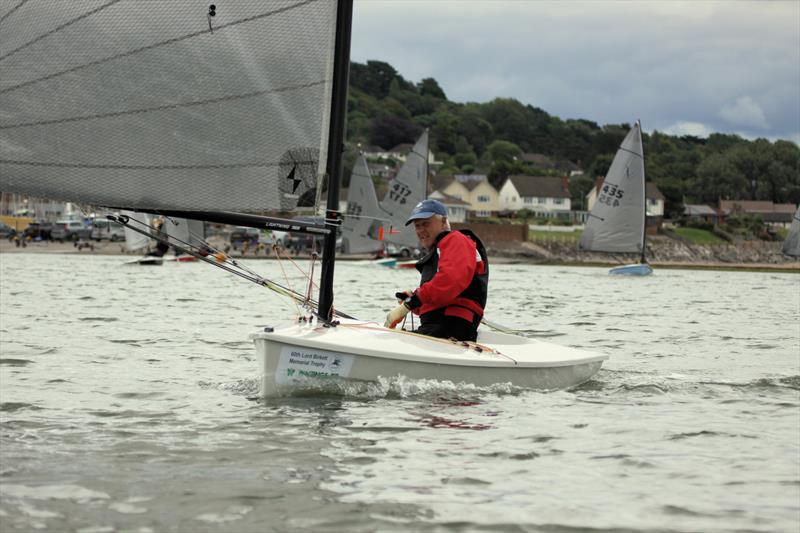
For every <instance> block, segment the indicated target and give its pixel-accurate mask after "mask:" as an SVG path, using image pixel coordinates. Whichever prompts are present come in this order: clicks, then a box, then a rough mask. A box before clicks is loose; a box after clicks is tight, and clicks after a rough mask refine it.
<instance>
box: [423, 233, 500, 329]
mask: <svg viewBox="0 0 800 533" xmlns="http://www.w3.org/2000/svg"><path fill="white" fill-rule="evenodd" d="M416 267H417V270H419V272H420V274H421V280H420V287H419V289H417V290H416V292H415V297H412V300H414V301H415V302H414V303H417V302H419V306H418V307H417V306H412V309H413V311H414V313H416V314H418V315H419V316H420V321H421V322H422V323H423V324H425V323H427V322H428V321H434V320H441V318H440V317H441V316H442V315H444V316H455V317H459V318H463V319H464V320H466V321H467V322H472V323H473V324H475V325H476V326H477V325H478V323H479V322H480V319H481V317H483V309H484V308H485V307H486V296H487V294H488V291H489V259H488V257H487V255H486V248H485V247H484V246H483V243H482V242H481V240H480V239H479V238H478V236H477V235H475V234H474V233H473V232H472V231H470V230H467V229H464V230H457V231H443V232H442V233H440V234H439V235H437V236H436V241H435V246H434V248H433V249H432V250H431V251H430V252H429V253H428V254H427V255H425V257H423V258H422V259H420V260H419V261H418V262H417V264H416Z"/></svg>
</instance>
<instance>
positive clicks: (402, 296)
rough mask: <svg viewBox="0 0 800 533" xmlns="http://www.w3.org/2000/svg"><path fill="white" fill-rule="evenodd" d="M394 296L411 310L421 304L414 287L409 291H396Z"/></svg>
mask: <svg viewBox="0 0 800 533" xmlns="http://www.w3.org/2000/svg"><path fill="white" fill-rule="evenodd" d="M394 297H395V298H397V301H398V302H403V303H405V304H406V307H408V308H409V309H411V310H412V311H413V310H414V309H416V308H417V307H419V306H420V305H422V301H421V300H420V299H419V296H417V293H416V289H412V290H410V291H403V292H396V293H394Z"/></svg>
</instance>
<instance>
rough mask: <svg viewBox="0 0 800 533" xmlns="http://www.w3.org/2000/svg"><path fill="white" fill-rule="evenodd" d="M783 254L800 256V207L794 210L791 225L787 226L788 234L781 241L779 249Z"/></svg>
mask: <svg viewBox="0 0 800 533" xmlns="http://www.w3.org/2000/svg"><path fill="white" fill-rule="evenodd" d="M781 251H782V252H783V253H784V254H786V255H789V256H791V257H800V207H798V208H797V211H795V212H794V217H793V218H792V225H791V226H789V234H788V235H787V236H786V240H785V241H783V248H782V250H781Z"/></svg>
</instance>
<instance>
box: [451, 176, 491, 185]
mask: <svg viewBox="0 0 800 533" xmlns="http://www.w3.org/2000/svg"><path fill="white" fill-rule="evenodd" d="M453 177H454V178H455V179H456V181H458V182H461V183H466V182H468V181H488V179H489V178H488V176H487V175H486V174H456V175H455V176H453Z"/></svg>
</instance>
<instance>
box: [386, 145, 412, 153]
mask: <svg viewBox="0 0 800 533" xmlns="http://www.w3.org/2000/svg"><path fill="white" fill-rule="evenodd" d="M413 148H414V145H413V144H409V143H402V144H398V145H397V146H395V147H394V148H392V149H391V150H389V152H390V153H393V154H401V155H405V154H407V153H408V152H410V151H411V150H412V149H413Z"/></svg>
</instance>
